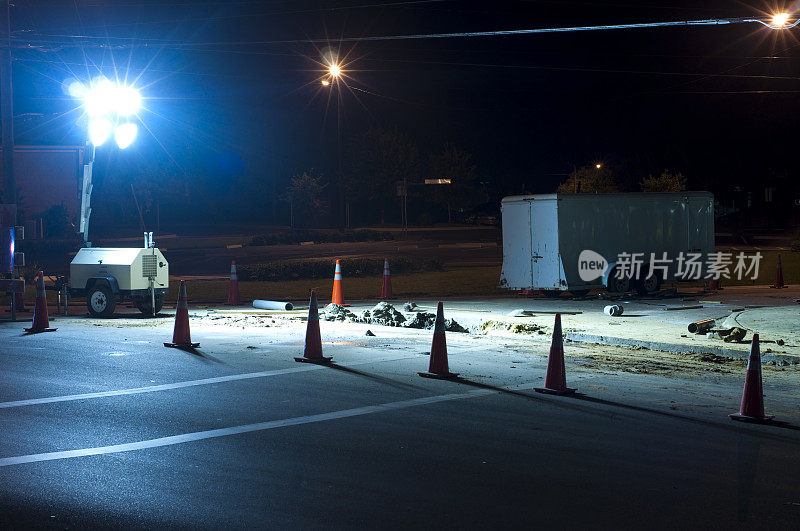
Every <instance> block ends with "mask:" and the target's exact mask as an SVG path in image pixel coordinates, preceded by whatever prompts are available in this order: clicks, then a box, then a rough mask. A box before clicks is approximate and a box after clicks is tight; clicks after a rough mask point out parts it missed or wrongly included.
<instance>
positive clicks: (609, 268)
mask: <svg viewBox="0 0 800 531" xmlns="http://www.w3.org/2000/svg"><path fill="white" fill-rule="evenodd" d="M616 265H617V263H616V262H609V263H608V266H607V267H606V270H605V272H604V273H603V286H604V287H606V288H607V287H608V279H609V278H610V277H611V272H612V271H614V268H615V267H616Z"/></svg>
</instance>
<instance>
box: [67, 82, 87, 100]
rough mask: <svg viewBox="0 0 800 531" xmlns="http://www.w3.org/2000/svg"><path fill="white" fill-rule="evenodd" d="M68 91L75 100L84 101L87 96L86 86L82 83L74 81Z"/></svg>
mask: <svg viewBox="0 0 800 531" xmlns="http://www.w3.org/2000/svg"><path fill="white" fill-rule="evenodd" d="M67 91H68V92H69V95H70V96H72V97H73V98H78V99H82V98H83V97H84V96H86V85H84V84H83V83H81V82H80V81H73V82H72V83H70V84H69V87H68V88H67Z"/></svg>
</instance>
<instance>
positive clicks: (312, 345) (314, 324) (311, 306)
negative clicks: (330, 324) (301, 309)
mask: <svg viewBox="0 0 800 531" xmlns="http://www.w3.org/2000/svg"><path fill="white" fill-rule="evenodd" d="M295 361H301V362H305V363H330V362H331V358H327V357H325V356H323V355H322V339H321V337H320V332H319V305H318V303H317V291H316V290H311V300H310V301H309V303H308V324H307V325H306V343H305V347H304V349H303V357H302V358H295Z"/></svg>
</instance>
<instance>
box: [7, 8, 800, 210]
mask: <svg viewBox="0 0 800 531" xmlns="http://www.w3.org/2000/svg"><path fill="white" fill-rule="evenodd" d="M685 4H686V5H681V3H680V2H678V1H676V0H672V1H667V2H658V1H656V0H647V1H644V2H632V1H630V0H627V1H626V0H618V1H609V2H586V1H584V2H581V1H493V2H478V1H475V2H470V1H428V2H425V1H420V2H402V1H400V2H390V1H387V0H352V1H350V2H324V1H316V2H311V1H302V0H300V1H260V2H259V1H235V0H234V1H197V2H192V1H182V0H174V1H167V2H146V1H140V0H119V1H100V0H88V1H87V0H75V1H74V2H71V1H70V2H67V1H53V0H36V1H34V0H18V1H17V2H16V3H15V6H14V7H13V8H12V30H13V43H14V46H15V48H14V51H13V54H14V58H15V62H14V78H15V79H14V82H15V87H14V96H15V114H16V115H17V118H16V142H17V143H20V144H29V143H36V144H79V143H81V142H82V134H83V132H82V129H81V127H80V126H79V125H76V120H77V119H78V117H79V112H68V111H70V109H73V108H74V107H75V106H76V104H75V102H74V101H72V100H71V99H70V98H69V97H67V96H65V95H64V92H63V90H62V82H63V81H64V80H66V79H69V78H71V77H77V78H79V79H86V78H87V77H89V76H92V77H93V76H96V75H97V74H99V73H101V72H102V73H104V74H105V75H107V76H109V77H113V76H114V72H115V71H116V72H117V75H118V76H119V77H121V78H122V77H125V76H126V75H127V78H128V79H136V82H135V84H136V86H139V87H141V90H142V93H143V94H144V96H145V98H146V101H145V105H146V108H147V110H146V111H145V112H143V113H142V115H141V118H142V122H143V123H144V124H145V126H146V127H147V128H148V130H149V133H147V134H145V135H143V136H142V138H141V139H140V140H139V141H138V142H137V143H136V144H135V145H134V147H132V148H131V149H130V150H128V151H125V152H116V151H114V150H113V149H110V148H109V149H106V150H99V152H98V165H99V167H100V170H101V171H106V172H111V171H112V169H113V173H115V174H116V175H118V176H122V177H121V178H130V179H135V176H136V175H137V174H142V173H148V172H150V173H152V172H159V171H160V172H170V173H181V174H184V175H197V176H198V179H201V177H200V176H202V178H204V179H205V182H208V181H209V179H210V180H211V182H212V183H214V184H213V186H212V187H211V188H212V191H216V192H220V191H222V190H227V189H229V188H230V187H232V186H239V187H244V188H247V189H261V190H262V191H263V192H264V193H265V194H266V193H271V190H273V189H274V190H280V189H281V187H282V186H283V185H285V183H286V182H287V180H288V178H289V177H290V176H291V175H292V174H295V173H297V172H301V171H303V170H307V169H310V168H316V169H318V170H319V171H322V172H327V173H333V172H335V171H336V164H337V163H336V160H337V144H338V142H339V139H341V142H342V143H343V145H347V142H348V141H349V139H350V138H352V137H353V136H354V135H356V134H358V133H359V132H363V131H365V130H366V129H369V128H370V127H381V128H386V129H394V128H397V130H399V131H400V132H403V133H405V134H407V135H409V136H410V137H411V138H413V139H414V140H415V141H416V142H417V143H418V145H419V147H420V151H421V152H432V151H436V150H438V149H440V148H441V146H442V145H443V144H444V143H445V142H453V143H455V144H456V145H457V146H459V147H461V148H462V149H465V150H467V151H469V152H471V153H473V154H474V161H475V163H476V165H477V167H478V172H479V174H480V176H481V179H482V180H485V181H486V182H489V183H491V186H492V189H493V191H494V193H495V195H496V196H497V197H499V196H501V195H507V194H512V193H519V192H521V191H523V190H524V191H527V192H534V193H536V192H539V193H541V192H551V191H553V190H554V188H555V186H556V185H557V184H558V183H559V182H560V181H561V180H563V179H565V178H566V175H567V174H568V173H569V172H570V171H571V170H572V169H573V168H574V167H576V166H581V165H585V164H591V163H594V162H596V161H599V162H603V163H605V164H608V165H611V166H613V167H615V168H617V169H618V171H619V172H621V173H623V174H625V175H627V176H628V177H629V178H631V179H636V180H638V179H639V178H641V177H644V176H646V175H647V174H648V173H658V172H660V171H661V170H663V169H665V168H668V169H671V170H674V171H681V172H683V173H684V174H685V175H686V176H687V177H688V178H689V186H690V188H693V189H710V190H712V191H715V192H718V193H724V192H725V191H726V190H729V189H731V188H732V187H733V186H736V185H741V186H745V187H748V186H750V185H751V183H754V182H755V183H758V185H761V184H762V183H764V182H766V181H769V180H770V179H776V178H778V179H784V180H785V179H789V180H791V181H794V180H796V175H797V158H796V153H797V148H796V143H797V135H796V132H795V122H796V117H797V116H798V111H800V105H799V104H798V101H800V100H799V98H798V91H800V76H798V75H797V71H798V66H800V60H798V58H800V41H799V40H798V38H797V35H798V33H797V31H796V30H785V31H774V30H769V29H767V28H765V27H763V26H761V25H759V24H754V23H750V24H734V25H727V26H707V27H669V28H652V29H630V30H619V31H593V32H584V33H558V34H544V35H520V36H496V37H472V38H469V37H462V38H449V39H415V40H402V41H396V40H395V41H377V42H375V41H361V42H359V41H348V42H342V43H340V42H338V41H337V39H338V37H359V36H379V35H407V34H426V33H446V32H464V31H489V30H511V29H528V28H540V27H541V28H544V27H564V26H581V25H598V24H625V23H635V22H660V21H672V20H696V19H707V18H730V17H761V18H764V17H765V16H767V14H769V13H773V12H775V11H779V10H784V9H786V10H790V9H791V6H789V5H788V3H784V4H783V5H777V6H776V5H774V4H767V3H764V2H760V1H759V2H732V1H729V0H728V1H707V2H686V3H685ZM318 39H321V40H322V41H324V40H325V39H328V40H329V42H330V45H328V44H326V43H324V42H313V43H311V42H303V41H308V40H318ZM328 48H332V49H334V50H336V51H337V52H338V53H339V54H340V56H341V57H342V58H344V59H343V61H344V63H345V65H346V67H345V70H346V73H347V80H346V84H347V87H342V89H341V99H340V100H339V101H338V103H337V98H336V96H335V92H333V96H332V97H331V92H332V91H331V89H330V88H328V89H325V88H323V87H321V85H320V83H319V81H320V77H321V76H322V74H323V70H324V67H323V61H324V56H325V53H326V50H328ZM87 65H88V66H87ZM337 130H338V132H337ZM339 135H341V136H339ZM98 179H99V178H98ZM201 180H202V179H201ZM273 182H274V183H275V184H274V186H273ZM99 186H102V182H100V183H99Z"/></svg>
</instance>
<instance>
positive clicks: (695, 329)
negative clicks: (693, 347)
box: [689, 319, 716, 334]
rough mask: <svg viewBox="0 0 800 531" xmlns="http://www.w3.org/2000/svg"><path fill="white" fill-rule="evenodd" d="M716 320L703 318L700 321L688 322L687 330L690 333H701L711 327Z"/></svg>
mask: <svg viewBox="0 0 800 531" xmlns="http://www.w3.org/2000/svg"><path fill="white" fill-rule="evenodd" d="M715 324H716V321H715V320H714V319H703V320H702V321H697V322H696V323H689V332H691V333H692V334H702V333H703V332H708V331H709V330H711V329H712V328H714V325H715Z"/></svg>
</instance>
